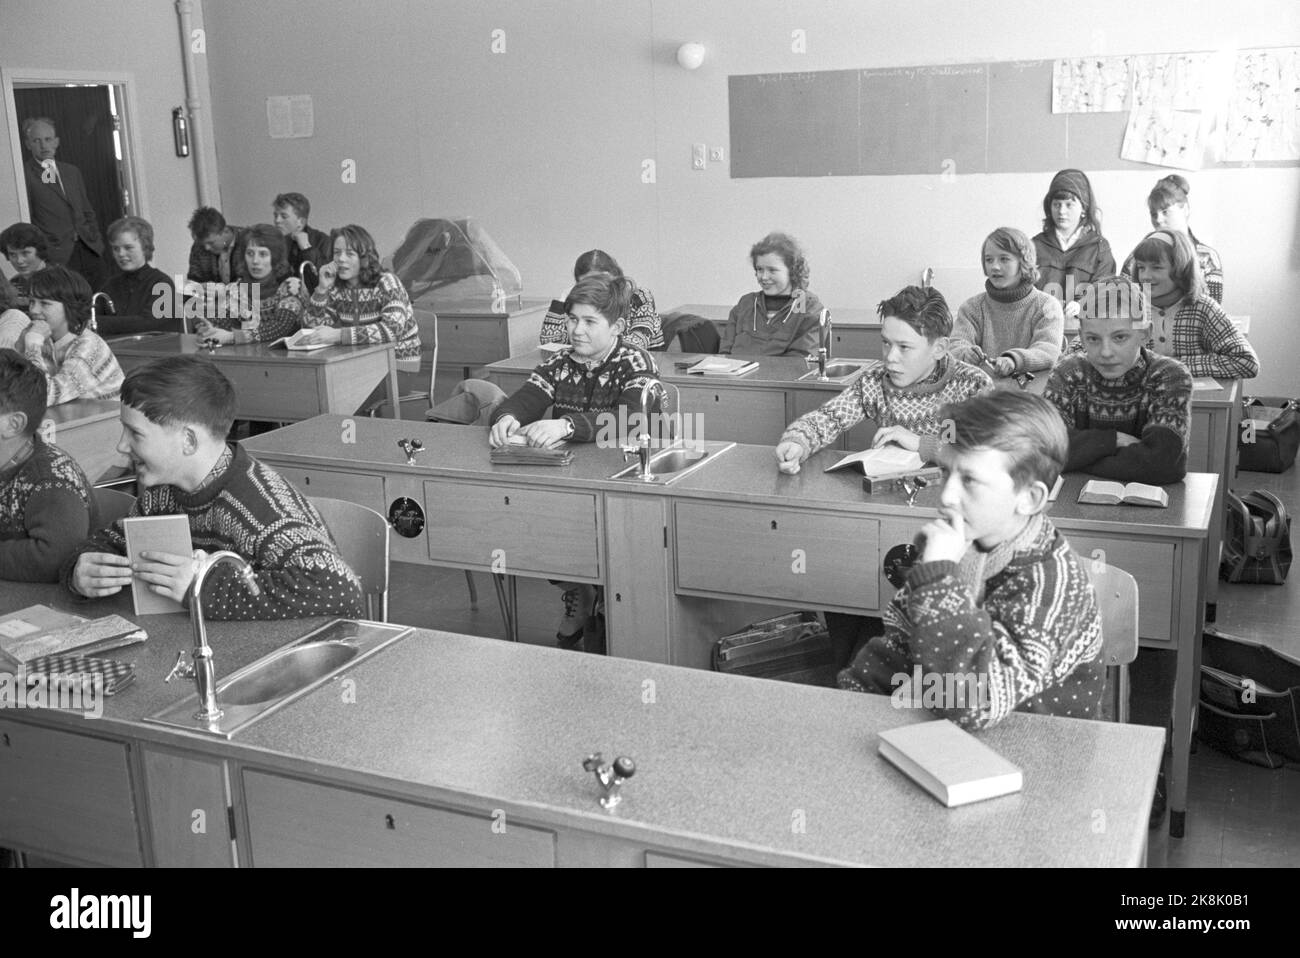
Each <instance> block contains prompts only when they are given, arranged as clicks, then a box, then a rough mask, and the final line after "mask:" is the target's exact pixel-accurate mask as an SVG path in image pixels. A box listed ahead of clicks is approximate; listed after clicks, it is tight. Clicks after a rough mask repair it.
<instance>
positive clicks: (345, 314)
mask: <svg viewBox="0 0 1300 958" xmlns="http://www.w3.org/2000/svg"><path fill="white" fill-rule="evenodd" d="M302 325H303V328H304V329H310V328H311V327H313V326H334V327H337V328H339V329H341V330H342V331H343V339H342V343H343V345H345V346H359V345H363V344H365V343H396V344H397V345H396V349H397V368H398V371H400V372H404V373H418V372H419V371H420V327H419V326H418V325H417V324H416V322H415V313H414V312H413V311H412V310H411V300H410V297H408V296H407V295H406V287H405V286H403V285H402V281H401V280H400V279H398V278H397V276H396V275H394V274H393V273H382V274H380V277H379V282H378V283H376V284H375V285H374V286H355V287H348V286H344V285H342V284H340V283H337V282H336V283H335V284H334V285H333V286H331V287H330V288H329V290H328V291H326V290H322V289H317V290H316V292H314V293H312V295H311V299H309V300H308V301H307V309H306V311H305V312H304V313H303V317H302Z"/></svg>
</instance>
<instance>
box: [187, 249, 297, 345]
mask: <svg viewBox="0 0 1300 958" xmlns="http://www.w3.org/2000/svg"><path fill="white" fill-rule="evenodd" d="M238 272H239V279H240V281H239V282H237V283H231V284H230V286H229V287H228V293H227V297H226V301H227V302H228V303H232V304H236V306H235V308H234V309H232V310H230V315H229V316H221V317H216V318H214V319H212V320H207V319H204V320H200V321H199V323H198V325H197V327H196V329H195V331H196V332H197V333H198V334H199V336H200V337H201V338H202V339H203V340H204V341H207V342H214V343H222V344H225V343H263V342H270V341H271V340H273V339H279V338H280V337H282V336H291V335H293V334H294V333H296V332H297V331H298V327H299V326H300V325H301V324H302V297H301V296H300V294H299V290H300V288H301V286H302V284H301V282H300V281H299V279H298V277H296V276H294V275H292V274H291V273H290V271H289V250H288V246H287V245H286V244H285V241H284V236H283V234H281V232H280V231H279V230H278V229H276V228H275V227H274V226H271V225H269V224H267V223H259V224H257V225H256V226H252V227H249V230H248V232H247V233H246V234H245V242H244V255H243V259H242V261H241V262H240V264H239V270H238Z"/></svg>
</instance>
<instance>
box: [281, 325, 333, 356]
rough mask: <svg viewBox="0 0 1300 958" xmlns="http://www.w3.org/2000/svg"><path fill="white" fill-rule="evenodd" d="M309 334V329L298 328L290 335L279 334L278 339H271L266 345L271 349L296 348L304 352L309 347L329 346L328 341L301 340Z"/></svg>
mask: <svg viewBox="0 0 1300 958" xmlns="http://www.w3.org/2000/svg"><path fill="white" fill-rule="evenodd" d="M310 334H311V330H310V329H300V330H298V331H297V332H296V333H294V334H293V335H292V336H281V337H280V338H279V339H273V340H271V341H270V342H269V343H267V344H266V345H267V346H268V347H270V348H271V349H298V350H302V351H304V352H305V351H307V350H311V349H327V348H329V345H330V344H329V343H304V342H303V340H304V339H306V338H307V337H308V336H309V335H310Z"/></svg>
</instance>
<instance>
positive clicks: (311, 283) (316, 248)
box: [271, 193, 334, 293]
mask: <svg viewBox="0 0 1300 958" xmlns="http://www.w3.org/2000/svg"><path fill="white" fill-rule="evenodd" d="M271 216H272V217H273V218H274V219H273V222H274V223H275V228H276V229H278V230H279V231H280V232H281V234H283V236H284V241H285V244H286V246H287V248H288V252H289V269H291V270H292V271H293V275H294V276H297V275H298V273H299V270H300V269H301V268H302V264H303V263H311V265H312V266H315V267H318V268H319V267H321V266H324V265H325V264H326V263H328V262H329V261H330V260H332V259H333V258H334V246H333V244H332V243H331V242H330V235H329V233H324V232H322V231H320V230H318V229H316V227H314V226H312V225H311V224H309V223H308V222H307V220H308V218H309V217H310V216H311V201H310V200H308V199H307V197H305V196H303V195H302V194H301V193H280V194H278V195H277V196H276V197H275V199H274V200H272V201H271ZM316 283H317V279H316V276H315V275H314V274H310V273H309V274H308V276H307V280H306V284H307V292H308V293H314V292H315V291H316Z"/></svg>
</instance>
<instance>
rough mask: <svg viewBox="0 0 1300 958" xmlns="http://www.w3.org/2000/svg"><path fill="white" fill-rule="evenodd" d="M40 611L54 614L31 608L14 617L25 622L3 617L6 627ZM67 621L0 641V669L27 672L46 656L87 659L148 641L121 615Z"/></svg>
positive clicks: (49, 610) (30, 617)
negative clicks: (35, 662)
mask: <svg viewBox="0 0 1300 958" xmlns="http://www.w3.org/2000/svg"><path fill="white" fill-rule="evenodd" d="M40 610H44V612H53V610H52V609H47V608H46V607H45V606H32V607H31V608H28V609H24V610H22V612H17V613H14V616H19V617H22V616H26V618H14V617H12V616H6V617H5V621H6V624H9V623H13V622H18V621H21V622H30V621H32V620H33V619H34V618H36V617H37V616H38V615H39V614H40ZM56 614H58V615H63V614H64V613H56ZM69 618H70V619H71V620H72V621H68V622H65V623H64V624H62V625H59V626H56V627H53V628H49V629H38V630H35V631H29V632H25V633H23V634H21V635H17V636H14V635H9V636H5V637H2V638H0V669H3V670H6V671H17V669H18V668H19V667H20V666H26V667H27V668H28V669H29V670H30V668H31V666H32V663H33V662H34V661H35V660H36V659H40V658H43V657H46V656H57V655H65V654H68V653H74V652H75V653H77V654H79V655H90V654H92V653H95V652H106V651H108V650H110V649H118V648H121V647H123V646H126V645H134V644H135V643H137V642H143V641H145V639H146V638H148V635H147V633H146V632H145V631H144V630H143V629H141V628H140V627H139V626H138V625H136V624H135V623H134V622H131V621H130V620H128V619H124V618H122V617H121V616H120V615H106V616H104V617H102V618H99V619H91V620H90V621H86V620H85V619H83V618H81V617H80V616H69Z"/></svg>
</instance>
